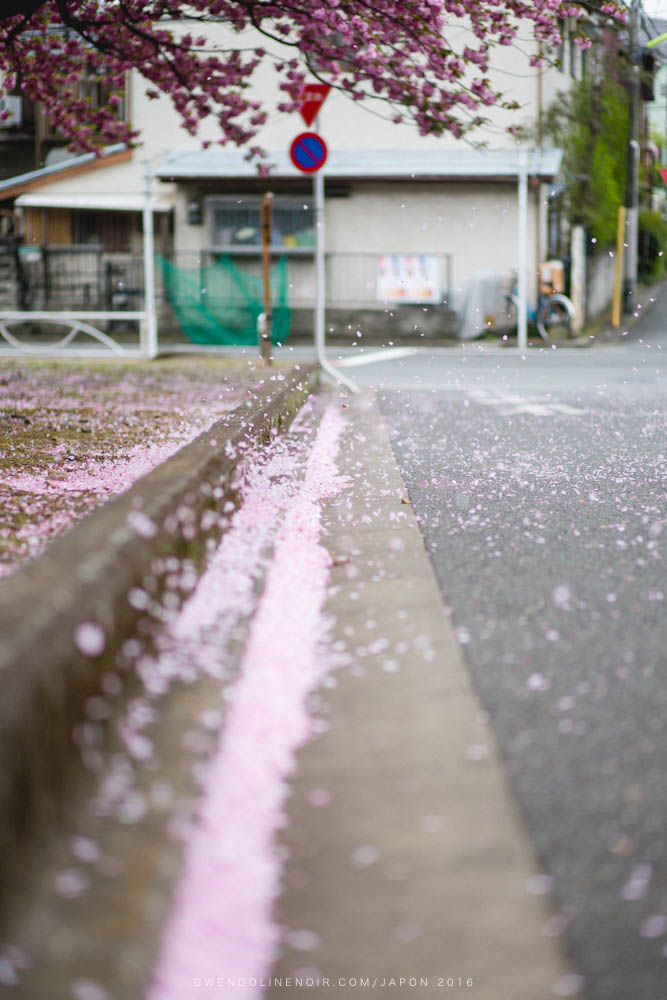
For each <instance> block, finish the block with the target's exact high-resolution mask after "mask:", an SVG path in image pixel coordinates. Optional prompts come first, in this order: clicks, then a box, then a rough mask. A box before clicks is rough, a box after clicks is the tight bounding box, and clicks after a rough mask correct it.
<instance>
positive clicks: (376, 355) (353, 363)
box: [331, 347, 419, 368]
mask: <svg viewBox="0 0 667 1000" xmlns="http://www.w3.org/2000/svg"><path fill="white" fill-rule="evenodd" d="M418 351H419V348H417V347H385V348H383V349H382V350H381V351H372V352H370V353H369V354H353V355H351V356H350V357H346V358H339V359H338V360H337V361H332V362H331V363H332V364H333V365H335V366H336V368H356V367H357V366H358V365H372V364H374V363H375V362H377V361H393V360H394V359H396V358H408V357H410V355H411V354H417V353H418Z"/></svg>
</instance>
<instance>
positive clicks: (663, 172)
mask: <svg viewBox="0 0 667 1000" xmlns="http://www.w3.org/2000/svg"><path fill="white" fill-rule="evenodd" d="M660 176H661V177H662V179H663V181H664V182H665V184H667V167H661V168H660Z"/></svg>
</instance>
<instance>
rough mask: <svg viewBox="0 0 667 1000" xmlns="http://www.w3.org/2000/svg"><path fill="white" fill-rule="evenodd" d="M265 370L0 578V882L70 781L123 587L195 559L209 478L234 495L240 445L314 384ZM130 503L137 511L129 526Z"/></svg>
mask: <svg viewBox="0 0 667 1000" xmlns="http://www.w3.org/2000/svg"><path fill="white" fill-rule="evenodd" d="M275 373H276V376H275V380H270V379H269V378H268V377H267V379H266V380H265V381H264V383H263V384H262V385H260V386H253V387H252V388H251V389H250V390H249V391H250V392H252V397H251V398H252V405H251V406H246V407H244V406H243V405H241V406H240V407H238V408H237V409H236V410H234V411H232V412H231V413H230V414H229V415H228V416H226V417H225V418H223V419H221V420H219V421H217V422H216V423H215V424H214V425H213V426H212V427H211V428H210V429H209V430H208V431H206V432H205V433H203V434H201V435H200V436H199V437H198V438H197V439H196V440H195V441H193V442H192V443H191V444H189V445H186V446H185V447H184V448H182V449H181V450H180V451H178V452H177V453H176V454H175V455H173V456H172V458H170V459H169V460H168V461H167V462H165V463H163V464H162V465H160V466H158V467H157V468H156V469H154V470H153V471H152V472H150V473H149V474H148V475H146V476H144V477H143V478H142V479H140V480H139V481H138V482H137V483H135V485H134V486H133V487H132V488H131V489H130V490H128V491H127V492H126V493H123V494H121V495H119V496H117V497H115V498H113V499H112V500H110V501H109V502H108V503H107V504H105V505H104V506H103V507H101V508H99V509H98V510H97V511H95V512H94V513H92V514H91V515H90V516H89V517H87V518H85V519H84V520H82V521H81V522H80V523H78V524H77V525H76V526H75V527H74V528H72V530H71V531H70V532H68V533H67V535H65V536H62V537H60V538H58V539H56V540H55V541H54V542H52V544H51V545H50V546H49V547H48V549H47V550H46V551H45V552H44V553H43V555H41V556H40V557H39V558H38V559H36V560H34V561H33V562H31V563H28V564H27V565H26V566H25V567H23V568H22V569H21V570H19V571H18V572H16V573H15V574H14V575H13V576H11V577H9V578H7V579H6V580H3V581H1V582H0V635H1V636H2V644H1V646H0V678H1V679H2V694H3V697H2V699H0V755H1V756H0V759H1V761H2V770H1V772H0V829H1V831H2V832H1V833H0V858H2V861H1V862H0V865H1V866H2V867H0V879H2V881H3V882H4V881H5V880H4V878H2V876H4V875H5V873H6V872H7V870H8V868H9V867H10V866H12V865H13V864H14V863H16V862H17V858H18V856H19V855H20V853H21V851H22V850H23V848H24V847H25V846H26V843H27V842H28V841H29V840H30V838H31V837H32V835H33V834H34V833H36V832H38V831H40V830H45V829H48V825H49V824H51V823H53V822H55V821H57V819H58V816H59V815H60V813H61V811H62V805H63V802H64V801H65V800H66V799H67V798H68V796H69V795H70V794H71V793H72V792H74V790H75V789H76V787H77V773H79V772H80V767H76V768H75V767H73V765H74V764H75V763H77V764H80V761H79V758H78V752H77V751H76V748H75V746H74V743H73V739H72V727H73V725H74V724H75V723H76V722H79V721H81V710H82V704H83V701H84V699H85V698H86V697H87V696H88V695H90V694H91V693H92V692H93V691H95V690H96V689H97V687H98V683H99V679H100V677H101V675H102V673H103V672H104V671H105V670H108V669H109V668H110V667H111V666H112V665H113V664H114V663H115V655H116V653H117V651H118V648H119V646H120V645H121V643H122V640H123V638H124V637H126V636H127V634H128V633H129V631H130V630H131V629H132V628H133V626H134V625H135V624H136V622H137V619H138V617H139V614H140V612H138V611H136V610H135V609H134V608H133V607H132V606H131V605H130V603H129V602H128V598H127V595H128V592H129V591H130V590H131V588H132V587H136V586H138V585H141V584H142V580H143V578H144V577H145V575H146V574H147V573H148V572H149V569H150V565H151V562H152V561H153V560H155V559H156V558H159V557H165V556H169V555H174V556H179V557H181V558H182V557H186V556H187V557H190V558H192V559H193V560H194V561H195V562H196V563H199V564H200V563H201V562H202V561H203V557H204V554H205V548H206V528H205V525H206V519H205V518H204V520H203V521H202V515H204V513H205V512H206V510H210V509H212V508H213V506H214V504H217V505H219V504H220V502H221V497H220V494H219V492H218V495H217V497H216V498H214V497H213V490H214V488H216V487H218V488H222V489H223V490H224V494H225V496H227V497H231V498H234V496H235V495H236V488H237V485H238V484H237V479H238V476H239V473H240V468H241V465H242V462H243V459H244V456H245V454H246V453H247V452H248V450H249V449H250V448H252V447H253V446H255V445H261V444H263V443H265V442H266V441H267V440H268V439H269V438H270V436H271V434H272V433H275V432H276V430H277V429H279V428H280V427H283V426H287V425H289V423H290V421H291V419H292V417H293V416H294V415H295V413H296V412H297V410H298V408H299V407H300V406H301V405H302V404H303V403H304V402H305V400H306V399H307V398H308V396H309V394H310V393H311V392H312V391H313V390H314V389H315V388H316V385H317V380H318V372H317V369H316V368H315V367H314V366H313V365H302V366H300V367H299V366H296V367H295V368H292V369H290V370H288V371H285V369H284V368H283V369H275ZM137 512H140V513H141V515H143V518H142V519H141V522H139V530H137V524H138V521H139V519H138V518H137ZM133 515H134V517H133ZM151 524H152V525H154V526H155V529H156V530H153V529H151ZM146 529H148V530H146ZM83 622H95V623H97V624H99V625H100V626H101V627H102V628H103V629H104V632H105V635H106V638H107V641H106V647H105V649H104V651H103V652H102V653H100V655H99V656H96V657H91V656H85V655H83V654H82V653H81V652H80V651H79V650H78V648H77V645H76V642H75V632H76V629H77V626H78V625H80V624H81V623H83Z"/></svg>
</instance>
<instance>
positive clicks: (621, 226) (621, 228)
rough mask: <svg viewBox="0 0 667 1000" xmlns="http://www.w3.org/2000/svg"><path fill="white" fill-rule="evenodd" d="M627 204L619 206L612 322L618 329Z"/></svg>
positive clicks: (619, 323)
mask: <svg viewBox="0 0 667 1000" xmlns="http://www.w3.org/2000/svg"><path fill="white" fill-rule="evenodd" d="M625 213H626V208H625V205H619V206H618V229H617V230H616V274H615V277H614V298H613V306H612V310H611V323H612V326H613V327H614V329H616V330H618V328H619V326H620V325H621V294H622V292H623V249H624V247H623V244H624V242H625Z"/></svg>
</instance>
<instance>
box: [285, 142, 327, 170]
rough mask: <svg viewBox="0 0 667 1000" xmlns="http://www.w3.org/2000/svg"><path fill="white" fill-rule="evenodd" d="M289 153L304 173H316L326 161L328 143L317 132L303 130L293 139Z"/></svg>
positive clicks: (296, 165)
mask: <svg viewBox="0 0 667 1000" xmlns="http://www.w3.org/2000/svg"><path fill="white" fill-rule="evenodd" d="M289 155H290V159H291V160H292V163H293V164H294V166H295V167H298V169H299V170H301V171H303V173H304V174H314V173H315V172H316V171H317V170H319V169H320V167H322V166H324V163H325V162H326V158H327V144H326V142H325V141H324V139H323V138H322V136H321V135H318V134H317V132H301V133H300V134H299V135H297V137H296V139H294V140H293V142H292V145H291V146H290V150H289Z"/></svg>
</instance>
